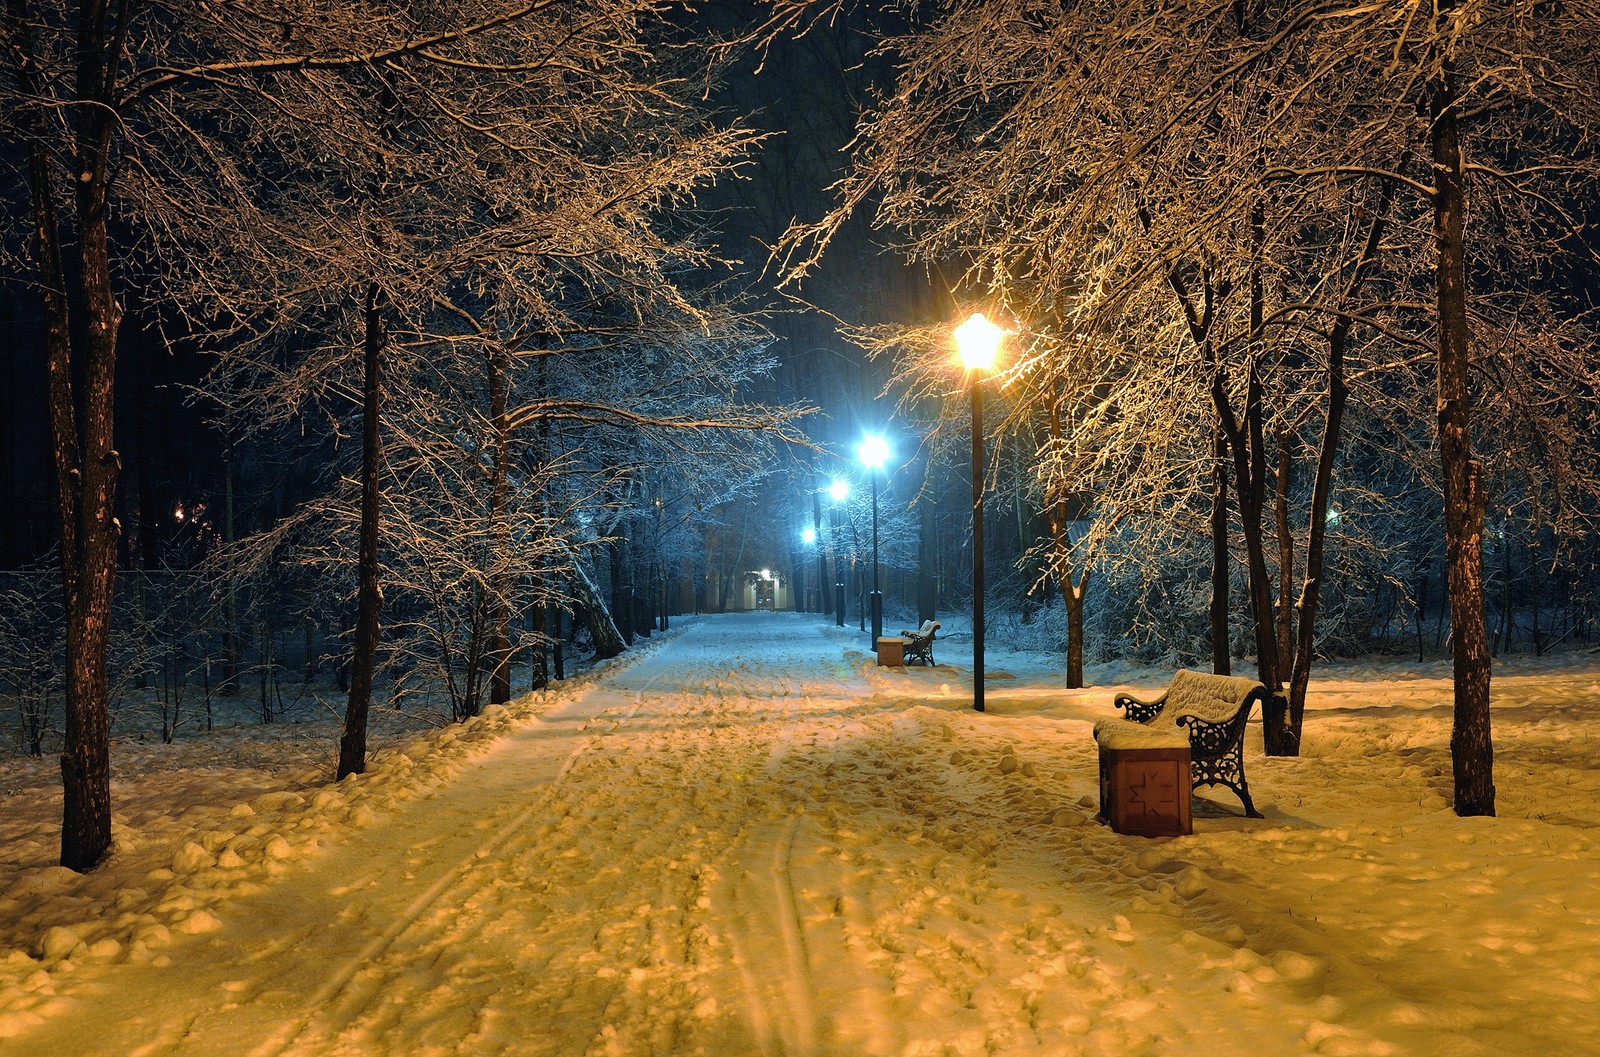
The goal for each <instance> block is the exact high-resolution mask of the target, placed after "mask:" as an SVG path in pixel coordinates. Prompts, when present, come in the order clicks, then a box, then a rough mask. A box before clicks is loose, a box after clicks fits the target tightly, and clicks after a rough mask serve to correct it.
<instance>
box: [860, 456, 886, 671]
mask: <svg viewBox="0 0 1600 1057" xmlns="http://www.w3.org/2000/svg"><path fill="white" fill-rule="evenodd" d="M856 457H857V458H859V459H860V460H861V465H863V466H865V467H866V468H867V476H869V477H871V478H872V594H871V596H870V597H871V599H872V652H873V653H877V652H878V639H880V638H882V637H883V592H882V591H880V590H878V471H880V470H882V469H883V464H884V463H886V462H888V461H889V442H888V441H886V440H884V439H883V434H881V433H870V434H868V435H867V437H866V439H864V440H863V441H862V442H861V444H860V446H858V447H857V448H856Z"/></svg>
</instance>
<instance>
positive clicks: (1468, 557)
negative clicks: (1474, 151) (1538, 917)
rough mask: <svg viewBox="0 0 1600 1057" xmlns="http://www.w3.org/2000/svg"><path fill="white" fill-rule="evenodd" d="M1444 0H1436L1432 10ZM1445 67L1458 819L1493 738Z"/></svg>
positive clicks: (1446, 356) (1444, 464)
mask: <svg viewBox="0 0 1600 1057" xmlns="http://www.w3.org/2000/svg"><path fill="white" fill-rule="evenodd" d="M1453 6H1454V3H1453V0H1439V3H1438V7H1439V10H1440V11H1441V13H1442V12H1444V11H1446V10H1448V9H1449V8H1451V7H1453ZM1456 105H1457V100H1456V84H1455V72H1454V69H1453V66H1452V64H1451V62H1450V60H1449V59H1448V57H1446V58H1444V59H1443V60H1442V65H1441V67H1440V70H1439V72H1438V73H1437V74H1436V75H1435V77H1434V78H1433V80H1432V81H1431V82H1430V84H1429V86H1428V110H1429V116H1430V117H1431V118H1432V124H1431V126H1430V130H1429V137H1428V138H1429V148H1430V150H1431V154H1432V161H1433V173H1434V181H1435V187H1434V199H1433V206H1434V208H1433V231H1434V242H1435V245H1436V246H1437V249H1438V274H1437V292H1438V305H1439V465H1440V468H1441V470H1442V472H1443V478H1444V532H1445V556H1446V561H1447V564H1448V570H1449V583H1450V645H1451V651H1452V654H1453V657H1452V660H1453V662H1454V669H1455V716H1454V727H1453V730H1452V731H1451V735H1450V754H1451V760H1452V763H1453V771H1454V778H1455V810H1456V814H1458V815H1493V814H1494V813H1495V811H1494V744H1493V740H1492V737H1491V734H1490V724H1489V668H1490V662H1489V644H1488V639H1487V635H1486V629H1485V623H1484V614H1483V492H1482V484H1481V479H1480V475H1479V468H1478V465H1477V463H1476V462H1475V461H1474V459H1473V456H1472V424H1471V390H1470V379H1469V366H1470V364H1469V355H1470V350H1469V347H1468V344H1469V331H1468V323H1467V290H1466V212H1467V192H1466V182H1465V176H1464V174H1463V166H1462V158H1461V138H1460V135H1461V133H1460V127H1459V115H1458V114H1457V109H1456Z"/></svg>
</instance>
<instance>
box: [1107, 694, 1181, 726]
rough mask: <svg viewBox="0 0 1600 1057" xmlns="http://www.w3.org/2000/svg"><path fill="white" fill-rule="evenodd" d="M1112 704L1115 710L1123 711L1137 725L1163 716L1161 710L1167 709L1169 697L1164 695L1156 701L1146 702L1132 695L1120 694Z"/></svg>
mask: <svg viewBox="0 0 1600 1057" xmlns="http://www.w3.org/2000/svg"><path fill="white" fill-rule="evenodd" d="M1111 704H1112V706H1113V707H1115V708H1120V709H1122V710H1123V712H1124V713H1125V714H1126V715H1127V717H1128V718H1129V719H1131V720H1133V721H1134V722H1135V723H1148V722H1150V721H1151V720H1152V719H1155V718H1156V717H1157V716H1159V715H1161V710H1162V709H1163V708H1166V707H1167V695H1166V694H1165V693H1163V694H1162V695H1161V696H1160V697H1158V698H1156V699H1155V700H1154V701H1145V700H1143V699H1142V698H1137V697H1134V696H1133V695H1132V694H1118V695H1117V696H1116V698H1114V699H1113V700H1112V702H1111Z"/></svg>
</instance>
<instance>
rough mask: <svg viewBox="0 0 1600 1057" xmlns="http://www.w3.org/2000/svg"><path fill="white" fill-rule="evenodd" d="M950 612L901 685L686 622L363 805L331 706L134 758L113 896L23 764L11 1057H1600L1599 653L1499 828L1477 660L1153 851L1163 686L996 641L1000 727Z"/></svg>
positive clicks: (1426, 672)
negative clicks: (1154, 765)
mask: <svg viewBox="0 0 1600 1057" xmlns="http://www.w3.org/2000/svg"><path fill="white" fill-rule="evenodd" d="M941 619H942V620H943V619H944V618H943V617H942V616H941ZM944 623H945V626H946V628H947V629H949V631H950V632H954V633H953V634H945V635H943V636H942V637H941V639H940V646H939V649H938V650H937V656H938V657H939V659H940V660H941V662H943V663H942V664H941V665H939V666H938V667H935V668H932V669H928V668H906V669H899V668H895V669H890V668H878V667H876V666H875V665H874V664H873V661H872V657H871V655H870V653H866V652H865V650H864V646H865V644H866V635H865V634H864V633H858V632H857V631H856V630H855V629H854V628H846V629H839V628H834V627H832V626H831V625H827V624H824V623H823V622H822V621H821V620H820V619H818V618H816V617H813V616H809V615H795V614H787V613H755V614H743V615H736V616H735V615H729V616H723V617H706V618H699V619H694V620H686V621H683V622H682V623H680V624H679V626H678V628H677V629H675V630H674V631H673V632H671V633H670V634H667V635H658V636H656V637H655V638H654V639H653V640H652V641H651V642H650V643H649V644H648V645H646V646H644V648H642V649H636V650H633V651H630V653H629V654H627V655H624V657H622V658H619V659H618V660H617V661H614V662H609V663H607V664H604V665H601V666H598V667H596V668H595V669H593V670H591V671H589V672H586V673H584V674H583V675H582V676H580V677H579V678H577V679H574V680H570V681H568V682H567V683H565V684H563V685H562V686H560V687H559V688H558V689H556V690H554V691H551V692H546V693H535V694H530V695H527V696H525V697H523V698H521V699H519V700H518V701H516V702H515V703H514V704H513V705H512V706H511V707H509V708H503V709H491V710H490V711H489V712H488V713H487V714H486V715H484V716H482V717H479V718H478V719H475V720H473V721H471V722H469V723H466V724H461V725H455V726H451V727H450V728H449V729H443V730H430V731H426V732H421V733H417V732H412V733H403V732H396V733H391V734H388V735H386V737H385V739H384V740H383V742H382V747H381V748H380V749H379V750H378V751H377V752H375V754H374V757H373V766H372V767H371V768H370V769H369V772H368V773H367V774H365V775H361V776H357V777H353V778H350V779H347V780H346V781H344V782H341V783H338V784H337V785H333V784H327V783H326V780H325V776H326V774H327V773H329V771H330V770H331V765H332V760H333V753H334V748H335V747H334V742H335V738H336V732H337V721H336V719H333V718H325V719H317V720H315V721H312V722H306V723H302V724H299V725H290V724H273V725H269V726H253V725H240V726H235V727H227V728H222V729H219V730H218V731H216V732H214V733H210V734H199V733H192V734H189V735H187V736H185V737H182V738H180V740H179V741H178V743H177V744H174V745H170V746H169V745H161V744H159V743H147V742H140V741H138V740H137V739H127V740H121V741H119V742H118V743H117V744H116V745H115V746H114V749H113V759H114V766H115V778H114V785H113V794H114V805H115V810H116V817H117V820H118V821H117V826H116V829H115V837H116V852H115V855H114V856H113V858H112V859H111V860H110V861H109V862H108V863H107V864H106V865H105V866H104V867H102V868H101V869H99V870H97V871H95V872H93V873H92V874H89V875H87V876H79V875H76V874H73V873H71V872H70V871H66V870H63V869H61V868H60V867H57V866H54V865H52V863H53V862H54V858H55V855H56V853H57V847H56V840H57V835H56V826H57V824H58V817H59V811H60V806H59V802H60V794H59V790H58V789H57V788H56V780H57V779H56V773H55V763H54V761H49V760H46V761H32V760H22V759H18V758H16V757H8V758H6V759H5V760H4V761H3V763H4V771H3V772H0V804H3V810H0V842H3V843H0V848H3V852H0V1053H3V1054H4V1055H5V1057H45V1055H50V1057H60V1055H75V1057H95V1055H102V1054H104V1055H117V1057H160V1055H180V1054H181V1055H195V1057H213V1055H215V1057H223V1055H226V1057H269V1055H293V1057H344V1055H357V1054H359V1055H362V1057H388V1055H395V1057H399V1055H402V1054H403V1055H406V1057H435V1055H444V1054H467V1053H471V1054H507V1055H511V1054H519V1055H520V1054H530V1055H559V1057H566V1055H626V1057H634V1055H644V1054H674V1055H677V1054H684V1055H690V1054H703V1055H708V1057H740V1055H746V1054H750V1055H757V1054H760V1055H779V1054H782V1055H831V1054H840V1055H843V1054H849V1055H879V1054H882V1055H894V1057H923V1055H958V1057H967V1055H977V1054H1041V1055H1043V1054H1049V1055H1060V1054H1086V1055H1087V1054H1118V1055H1142V1054H1149V1055H1156V1054H1160V1055H1163V1057H1169V1055H1187V1054H1196V1055H1198V1054H1207V1055H1213V1054H1219V1053H1221V1054H1245V1053H1247V1054H1251V1055H1285V1057H1287V1055H1303V1054H1307V1053H1320V1054H1329V1055H1380V1057H1381V1055H1388V1054H1426V1055H1430V1057H1431V1055H1475V1054H1484V1055H1488V1054H1510V1055H1524V1054H1525V1055H1530V1057H1532V1055H1540V1057H1543V1055H1544V1054H1547V1053H1552V1052H1560V1053H1570V1054H1600V1018H1597V1017H1596V1016H1595V1014H1594V1008H1595V1002H1596V1000H1597V998H1600V764H1597V762H1596V761H1597V760H1600V744H1597V742H1600V736H1597V734H1596V729H1597V728H1596V724H1595V719H1596V718H1597V715H1596V713H1597V711H1600V706H1597V704H1596V699H1597V695H1600V658H1597V657H1596V656H1594V655H1590V654H1586V653H1578V654H1566V655H1562V656H1559V657H1555V658H1549V659H1545V660H1537V661H1536V660H1532V659H1520V658H1519V659H1516V660H1514V661H1509V662H1507V663H1505V664H1502V665H1500V666H1498V667H1497V670H1496V678H1495V683H1494V712H1495V715H1494V719H1495V741H1496V747H1497V759H1496V780H1497V785H1498V809H1499V812H1500V814H1499V817H1497V818H1471V819H1463V818H1457V817H1456V816H1455V815H1454V814H1453V813H1452V812H1451V811H1450V808H1449V803H1448V800H1449V796H1450V758H1449V745H1448V742H1449V726H1450V682H1449V678H1448V667H1447V665H1445V664H1442V663H1431V662H1430V663H1427V664H1420V665H1419V664H1415V663H1410V664H1408V663H1404V662H1398V661H1394V660H1392V659H1377V660H1373V661H1369V662H1365V663H1362V664H1350V665H1338V666H1328V667H1324V668H1322V669H1320V670H1319V672H1318V673H1317V674H1316V676H1315V677H1314V681H1313V684H1312V691H1311V700H1310V707H1309V715H1308V717H1307V720H1306V739H1305V745H1304V754H1303V755H1302V756H1301V757H1299V758H1297V759H1266V758H1264V757H1263V756H1262V755H1261V744H1260V729H1259V724H1256V723H1253V724H1252V727H1251V731H1250V734H1249V735H1248V740H1247V743H1246V748H1247V764H1246V768H1247V774H1248V777H1249V781H1250V788H1251V791H1252V793H1253V794H1254V796H1255V799H1256V802H1257V804H1258V806H1259V807H1260V808H1261V809H1262V811H1263V812H1264V813H1265V815H1266V818H1265V819H1259V820H1256V819H1245V818H1243V817H1242V812H1241V810H1240V806H1239V804H1238V803H1237V801H1236V800H1234V799H1232V798H1231V795H1230V794H1228V793H1227V792H1226V791H1218V792H1216V793H1214V794H1213V793H1212V792H1210V791H1206V792H1203V793H1202V796H1201V798H1200V799H1199V800H1197V802H1196V806H1195V819H1194V829H1195V832H1194V834H1193V835H1192V836H1187V837H1176V838H1156V839H1145V838H1139V837H1131V836H1120V835H1117V834H1115V833H1112V832H1111V831H1110V830H1109V829H1108V828H1106V827H1105V826H1103V825H1101V824H1099V823H1098V822H1096V821H1095V820H1094V818H1093V815H1094V812H1095V809H1096V806H1097V791H1096V774H1097V771H1096V764H1095V756H1094V752H1095V750H1094V742H1093V739H1092V737H1091V734H1090V731H1091V728H1092V725H1093V723H1094V721H1095V720H1096V719H1100V718H1104V717H1105V716H1107V715H1110V714H1113V710H1112V708H1111V697H1112V694H1113V693H1114V692H1116V691H1118V690H1131V691H1133V692H1135V693H1139V694H1141V695H1143V696H1152V695H1153V694H1155V693H1158V692H1159V691H1160V689H1161V688H1162V687H1163V686H1164V685H1165V683H1166V681H1167V679H1168V678H1169V677H1170V673H1167V672H1160V671H1153V670H1139V669H1132V668H1122V667H1118V666H1109V665H1108V666H1100V667H1091V669H1090V671H1089V673H1088V675H1089V678H1090V680H1091V681H1092V682H1094V683H1095V684H1096V685H1095V686H1093V687H1092V688H1090V689H1086V690H1080V691H1066V690H1061V689H1058V688H1057V687H1058V686H1059V683H1060V682H1061V677H1060V670H1059V667H1058V664H1059V659H1058V658H1056V657H1052V656H1047V655H1039V654H1020V653H1009V652H1006V651H1000V650H996V649H995V648H994V647H993V646H992V645H991V647H990V649H989V651H988V667H989V669H990V678H989V682H988V689H987V705H988V711H987V712H986V713H983V714H978V713H975V712H973V711H972V710H971V708H970V697H969V695H970V690H971V687H970V677H969V671H970V669H969V667H968V664H969V662H970V645H964V644H963V641H962V636H961V635H960V634H959V633H958V632H959V630H960V629H959V628H956V627H953V624H955V623H958V621H952V620H944ZM968 641H970V636H968ZM963 650H965V651H966V652H965V653H963Z"/></svg>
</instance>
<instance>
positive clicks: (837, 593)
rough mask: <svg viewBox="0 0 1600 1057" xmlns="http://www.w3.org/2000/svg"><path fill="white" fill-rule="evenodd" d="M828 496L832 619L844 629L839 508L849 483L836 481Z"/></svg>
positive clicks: (848, 490)
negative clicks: (830, 501)
mask: <svg viewBox="0 0 1600 1057" xmlns="http://www.w3.org/2000/svg"><path fill="white" fill-rule="evenodd" d="M828 495H830V496H832V497H833V532H834V537H835V539H834V544H833V580H834V583H833V611H834V619H835V621H836V622H837V624H838V626H839V627H841V628H842V627H844V577H843V576H841V575H839V542H838V538H837V537H838V535H839V507H840V506H841V505H843V503H844V501H845V500H846V499H849V498H850V482H849V481H846V480H843V479H838V480H835V481H834V482H833V484H832V485H831V486H830V487H829V488H828Z"/></svg>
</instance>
